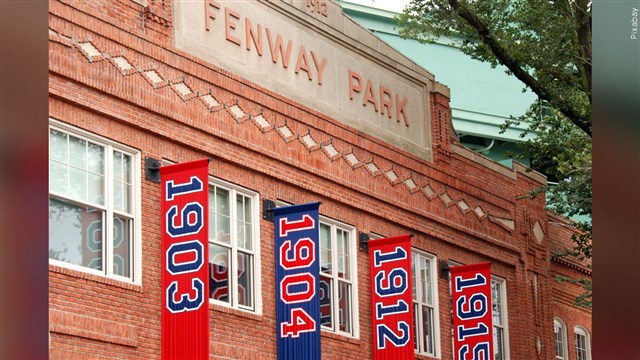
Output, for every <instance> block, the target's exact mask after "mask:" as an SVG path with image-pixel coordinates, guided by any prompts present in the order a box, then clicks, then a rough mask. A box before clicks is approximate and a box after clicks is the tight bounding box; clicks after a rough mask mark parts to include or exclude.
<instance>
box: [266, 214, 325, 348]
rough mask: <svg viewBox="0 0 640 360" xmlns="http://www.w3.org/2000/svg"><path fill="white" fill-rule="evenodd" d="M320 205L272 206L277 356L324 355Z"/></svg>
mask: <svg viewBox="0 0 640 360" xmlns="http://www.w3.org/2000/svg"><path fill="white" fill-rule="evenodd" d="M319 206H320V203H309V204H303V205H293V206H285V207H278V208H275V209H273V212H274V223H275V243H276V244H275V245H276V246H275V249H276V338H277V345H278V359H320V358H321V353H320V297H319V293H320V265H319V257H320V250H319V249H320V245H319V241H320V240H319V237H320V231H319V226H320V224H319V221H318V208H319Z"/></svg>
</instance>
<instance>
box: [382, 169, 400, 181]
mask: <svg viewBox="0 0 640 360" xmlns="http://www.w3.org/2000/svg"><path fill="white" fill-rule="evenodd" d="M384 175H385V176H386V177H387V179H389V182H391V183H392V184H397V183H398V174H396V172H395V171H393V169H391V170H388V171H386V172H385V173H384Z"/></svg>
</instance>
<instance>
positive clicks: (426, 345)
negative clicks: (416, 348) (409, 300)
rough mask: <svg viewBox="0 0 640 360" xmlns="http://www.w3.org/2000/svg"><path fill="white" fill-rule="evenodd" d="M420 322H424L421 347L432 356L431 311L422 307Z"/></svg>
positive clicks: (426, 307)
mask: <svg viewBox="0 0 640 360" xmlns="http://www.w3.org/2000/svg"><path fill="white" fill-rule="evenodd" d="M422 320H423V321H424V325H423V332H424V335H423V336H424V337H423V339H422V347H423V349H424V352H427V353H429V354H433V336H434V334H433V309H431V308H430V307H428V306H422Z"/></svg>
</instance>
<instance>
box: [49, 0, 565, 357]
mask: <svg viewBox="0 0 640 360" xmlns="http://www.w3.org/2000/svg"><path fill="white" fill-rule="evenodd" d="M148 3H149V6H148V8H147V9H146V10H145V9H143V8H142V7H141V6H139V5H137V4H136V3H135V2H132V1H127V0H120V1H115V0H112V1H108V0H103V1H90V2H83V1H52V2H50V23H49V24H50V35H49V37H50V48H49V52H50V87H49V91H50V116H51V117H52V118H54V119H56V120H59V121H61V122H64V123H68V124H72V125H74V126H76V127H78V128H81V129H85V130H87V131H90V132H93V133H95V134H98V135H100V136H104V137H107V138H109V139H113V140H114V141H117V142H119V143H122V144H124V145H127V146H130V147H133V148H135V149H138V150H139V151H140V152H141V155H142V158H143V159H144V158H146V157H152V158H157V159H160V158H162V159H166V160H170V161H174V162H184V161H189V160H194V159H197V158H202V157H211V158H212V159H213V161H212V162H211V163H210V164H209V173H210V175H212V176H214V177H217V178H220V179H223V180H227V181H230V182H233V183H236V184H239V185H241V186H243V187H245V188H248V189H251V190H254V191H257V192H259V194H260V198H261V199H263V198H267V199H271V200H284V201H287V202H290V203H304V202H309V201H322V206H321V208H320V212H321V214H322V215H324V216H327V217H331V218H333V219H336V220H339V221H341V222H344V223H347V224H350V225H352V226H355V227H356V229H357V230H358V231H362V232H375V233H378V234H383V235H388V236H392V235H397V234H401V233H412V234H414V235H415V236H414V237H413V240H412V242H413V243H412V245H413V246H414V247H416V248H419V249H423V250H424V251H427V252H429V253H432V254H434V255H436V256H437V258H438V260H452V261H456V262H460V263H474V262H482V261H490V262H491V263H492V272H493V273H494V274H496V275H498V276H500V277H502V278H504V279H505V280H506V284H507V289H506V291H507V294H508V300H507V306H508V313H509V318H508V330H509V339H510V344H509V345H510V354H511V358H512V359H517V358H527V359H536V358H538V359H547V358H550V357H551V355H552V354H553V337H552V333H551V329H552V326H551V325H552V321H553V316H554V315H553V313H554V312H553V311H555V310H558V309H559V308H558V307H557V306H556V305H555V303H554V306H553V308H552V306H551V296H552V295H553V294H555V290H554V292H553V294H551V288H552V287H553V288H554V289H555V288H556V287H557V285H556V284H555V283H554V282H553V273H552V272H551V269H550V267H551V265H550V261H549V259H550V250H549V238H550V237H549V236H548V235H549V230H548V229H547V225H546V216H545V213H544V210H543V208H544V200H543V199H541V198H537V199H533V200H517V197H518V196H519V195H522V194H524V193H526V192H528V191H530V190H531V189H533V188H535V187H537V186H539V182H538V180H536V178H535V177H531V176H529V175H527V174H525V172H524V169H522V168H518V167H517V168H516V170H509V169H506V168H499V169H497V170H496V169H495V167H496V166H497V167H499V165H495V164H494V165H491V166H487V165H486V163H487V160H486V159H485V160H482V161H478V160H475V159H474V158H473V157H471V156H469V155H465V154H466V153H465V152H464V151H462V150H459V151H456V146H457V145H455V144H452V143H451V140H452V133H451V123H450V121H451V120H450V110H449V108H448V99H447V98H446V97H444V96H443V95H442V94H433V95H432V96H430V99H431V102H432V103H431V109H432V122H433V128H432V133H433V134H434V135H433V137H434V138H433V142H434V144H435V145H437V148H436V149H437V150H436V151H437V153H436V154H435V156H434V162H428V161H425V160H423V159H420V158H418V157H416V156H414V155H411V154H409V153H408V152H406V151H403V150H401V149H397V148H394V147H392V146H391V145H389V144H386V143H384V142H382V141H380V140H378V139H375V138H373V137H371V136H369V135H367V134H364V133H363V132H361V131H358V130H355V129H353V128H350V127H348V126H345V125H343V124H341V123H340V121H339V119H331V118H328V117H326V116H324V115H322V109H310V108H307V107H304V106H301V105H299V104H297V103H295V102H293V101H291V100H289V99H286V98H283V97H282V96H280V95H278V94H277V93H276V92H274V91H271V90H268V89H263V88H260V87H258V86H256V85H254V84H252V83H250V82H249V81H247V80H245V79H242V78H241V77H240V76H237V75H234V74H230V73H228V72H226V71H224V70H223V69H219V68H217V67H216V66H215V64H213V65H212V64H208V63H206V62H204V61H202V60H200V59H197V58H195V57H193V56H191V55H189V54H186V53H183V52H180V51H177V50H175V49H174V48H173V47H172V45H171V44H172V28H171V5H170V1H168V0H165V1H156V0H154V1H151V0H149V1H148ZM87 41H89V42H90V43H91V44H92V45H93V46H94V47H95V48H96V49H97V50H98V51H99V52H100V53H101V55H100V56H98V57H94V58H88V57H87V56H86V54H84V53H83V52H82V51H81V47H80V46H79V44H82V43H85V42H87ZM117 56H122V57H124V58H126V59H127V61H128V62H129V63H130V64H131V65H132V66H133V69H131V70H129V71H127V72H125V73H123V72H122V71H121V69H119V68H118V66H117V65H116V64H115V63H114V62H113V58H114V57H117ZM149 70H155V71H156V73H157V74H159V75H160V76H161V77H162V78H163V79H164V80H165V81H163V82H161V83H159V84H156V86H153V85H152V84H151V82H150V81H149V80H148V79H146V78H145V76H144V72H145V71H149ZM179 82H184V83H185V84H186V85H188V86H189V88H190V89H191V90H192V92H193V93H192V94H190V95H189V96H187V97H186V98H182V97H181V96H180V95H179V94H178V92H177V91H175V90H174V88H173V85H172V84H174V85H175V83H179ZM196 91H197V92H198V93H196ZM209 92H211V94H212V95H213V96H214V97H215V98H216V100H218V101H219V102H220V103H224V104H226V106H227V108H229V107H231V106H233V105H236V104H237V105H238V106H239V107H240V108H241V109H242V111H243V112H244V113H246V114H248V116H244V117H242V118H240V119H236V118H235V116H233V115H232V113H231V112H230V111H228V110H227V109H213V111H211V110H210V109H208V108H207V106H205V103H204V102H203V100H202V96H204V95H205V94H207V93H209ZM258 114H262V115H263V116H264V118H265V119H267V121H269V122H270V123H271V126H269V127H267V128H265V129H261V128H260V126H259V125H258V124H257V123H255V122H254V121H253V120H252V119H251V116H257V115H258ZM285 124H286V126H287V127H288V128H289V129H290V130H291V131H292V132H293V133H294V134H297V135H299V136H304V135H306V134H307V133H308V134H310V135H311V136H312V137H313V138H314V140H315V141H316V142H317V143H318V144H322V146H328V145H329V144H331V145H332V146H333V147H334V148H335V149H337V150H338V151H339V152H340V155H339V156H336V157H335V158H329V156H328V155H327V153H326V152H325V151H324V150H323V149H322V148H321V147H315V148H311V149H308V148H307V147H306V146H305V145H304V144H303V142H302V141H300V140H299V139H296V138H295V137H292V138H291V139H283V137H282V135H280V133H279V132H278V131H277V130H276V129H275V128H276V127H281V126H284V125H285ZM350 153H352V154H354V155H355V156H356V157H357V158H358V160H359V163H357V164H351V163H349V161H348V160H347V158H346V155H347V154H350ZM474 156H478V155H474ZM372 161H373V162H374V163H375V165H376V166H377V167H378V168H379V171H377V172H375V173H372V172H371V171H370V170H369V169H368V168H367V166H366V164H368V163H370V162H372ZM142 163H143V164H144V161H142ZM143 166H144V165H143ZM390 170H392V171H393V172H394V173H395V174H396V175H397V177H398V180H396V181H391V179H390V178H389V177H388V176H387V175H385V172H387V171H390ZM140 171H141V172H142V173H144V168H141V169H140ZM409 179H411V180H412V181H413V183H414V184H415V185H416V186H415V187H414V188H412V187H411V186H410V185H409V184H410V182H409V183H405V181H406V180H409ZM427 189H428V190H427ZM141 191H142V194H141V195H142V196H141V199H142V204H141V206H142V219H141V225H142V239H141V240H142V282H141V284H140V285H132V284H124V283H121V282H118V281H113V280H107V279H104V278H103V277H99V276H94V275H87V274H83V273H80V272H77V271H72V270H69V269H66V268H63V267H58V266H53V265H50V268H49V269H50V276H49V278H50V291H49V293H50V331H51V356H52V358H74V357H91V358H114V357H115V358H138V359H153V358H159V357H160V295H161V294H160V215H159V211H160V208H159V196H160V189H159V185H158V184H155V183H153V182H149V181H146V180H144V179H143V180H142V181H141ZM478 209H479V210H478ZM505 221H506V222H505ZM536 222H539V223H540V224H541V226H542V228H543V230H544V233H545V234H546V235H547V236H546V237H545V238H544V239H543V241H542V242H541V243H538V242H537V241H535V240H532V239H533V235H532V228H533V226H534V225H535V223H536ZM510 224H513V225H510ZM272 239H273V224H272V223H270V222H267V221H264V220H261V221H260V253H261V264H260V266H261V271H262V278H261V282H262V283H261V285H262V292H261V294H259V295H260V296H261V299H262V314H261V315H255V314H248V313H246V312H242V311H238V310H232V309H228V308H225V307H222V306H217V305H212V309H211V310H210V328H211V346H210V352H211V357H212V358H274V357H275V353H276V348H275V330H274V328H275V302H274V300H273V299H274V297H275V288H274V283H273V280H274V278H273V276H274V275H273V270H272V269H273V264H274V261H275V260H274V248H273V244H272V241H270V240H272ZM368 261H369V259H368V255H367V254H366V253H364V252H360V251H358V253H357V266H358V275H357V276H358V292H359V296H358V298H357V301H358V304H359V309H360V311H359V314H358V316H359V323H360V338H359V339H351V338H346V337H343V336H338V335H334V334H331V333H328V332H324V331H323V332H322V349H323V356H324V357H325V358H328V359H330V358H336V359H337V358H345V357H348V358H367V357H370V356H371V351H372V350H371V329H370V322H369V318H370V316H371V313H370V309H369V307H370V297H369V295H368V294H369V292H370V289H369V273H368V272H369V268H368ZM437 287H438V296H439V317H440V329H439V331H440V345H441V353H442V355H441V357H442V358H450V357H451V351H452V350H451V341H450V334H451V324H450V321H451V317H450V313H449V311H450V303H449V301H450V300H449V290H448V283H447V281H445V280H442V279H440V278H439V277H438V280H437ZM532 309H533V311H534V313H535V314H536V316H531V313H532ZM558 311H560V310H558ZM562 311H564V310H562ZM563 314H564V313H563ZM564 320H565V321H567V323H568V324H569V320H570V318H569V316H567V319H564ZM536 336H538V337H539V338H540V342H541V344H542V347H541V349H540V351H538V350H536V340H535V339H536ZM420 358H426V357H423V356H420Z"/></svg>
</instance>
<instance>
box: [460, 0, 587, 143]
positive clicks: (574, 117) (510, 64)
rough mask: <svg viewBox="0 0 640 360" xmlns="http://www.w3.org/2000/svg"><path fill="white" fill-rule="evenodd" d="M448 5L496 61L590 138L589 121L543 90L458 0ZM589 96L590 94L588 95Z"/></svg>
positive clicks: (563, 101) (564, 101)
mask: <svg viewBox="0 0 640 360" xmlns="http://www.w3.org/2000/svg"><path fill="white" fill-rule="evenodd" d="M448 2H449V5H450V6H451V7H452V8H453V10H454V11H455V12H456V13H457V14H458V16H460V17H461V18H462V19H463V20H464V21H465V22H467V24H469V26H471V27H472V28H474V29H475V30H476V32H477V33H478V37H479V38H480V41H481V42H482V43H483V44H485V45H487V46H488V47H489V48H490V49H491V51H492V52H493V54H494V55H495V56H496V58H497V59H498V61H499V62H500V63H501V64H502V65H504V66H505V67H507V69H509V71H511V73H512V74H513V75H514V76H515V77H517V78H518V79H519V80H520V81H522V82H523V83H525V84H526V85H527V86H529V88H530V89H531V90H532V91H533V92H534V93H535V94H536V95H538V97H540V98H541V99H542V100H545V101H548V102H549V103H551V104H552V105H553V106H554V107H555V108H556V109H558V110H559V111H560V112H561V113H562V114H564V115H565V116H566V117H567V118H568V119H569V120H570V121H571V122H572V123H574V124H575V125H576V126H577V127H578V128H579V129H581V130H582V131H584V132H585V133H586V134H587V135H589V137H591V121H590V118H589V119H585V118H584V117H583V116H582V115H581V114H580V113H579V112H578V111H577V109H575V108H574V107H572V106H570V105H569V104H567V101H566V100H564V99H562V98H557V97H555V96H553V94H552V93H551V92H550V91H549V89H547V88H545V87H544V86H543V85H542V84H541V83H540V82H539V81H538V80H537V79H535V78H534V77H533V76H531V75H530V74H529V73H528V72H527V71H525V70H524V69H523V68H522V67H521V66H520V65H519V64H518V62H517V61H516V60H514V59H513V58H512V57H511V56H509V54H508V53H507V51H506V49H505V48H504V47H502V46H501V45H500V44H499V43H498V41H497V40H496V39H495V38H494V37H493V36H492V34H491V32H490V31H489V29H488V28H487V27H486V26H485V24H484V23H483V22H482V20H480V18H478V16H476V15H475V14H473V13H472V12H471V11H469V9H467V8H466V7H465V6H464V5H462V4H460V2H459V1H458V0H448ZM589 94H590V93H589Z"/></svg>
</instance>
